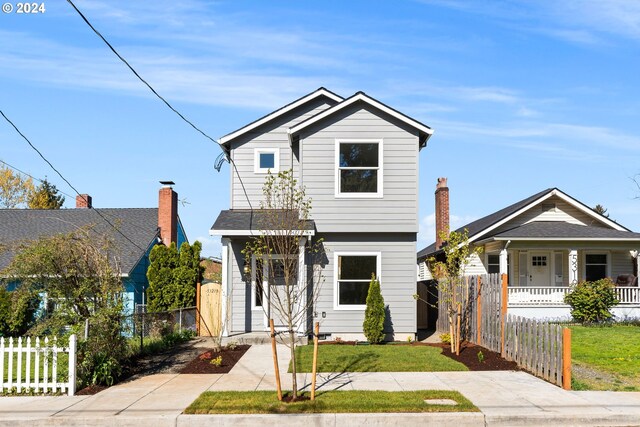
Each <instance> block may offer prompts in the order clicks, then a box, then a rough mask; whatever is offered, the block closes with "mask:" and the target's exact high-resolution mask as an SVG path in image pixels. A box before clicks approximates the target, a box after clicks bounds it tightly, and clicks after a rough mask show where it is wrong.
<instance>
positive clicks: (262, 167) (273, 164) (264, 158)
mask: <svg viewBox="0 0 640 427" xmlns="http://www.w3.org/2000/svg"><path fill="white" fill-rule="evenodd" d="M279 166H280V151H279V150H278V149H277V148H256V149H255V156H254V172H255V173H267V172H271V173H278V172H279Z"/></svg>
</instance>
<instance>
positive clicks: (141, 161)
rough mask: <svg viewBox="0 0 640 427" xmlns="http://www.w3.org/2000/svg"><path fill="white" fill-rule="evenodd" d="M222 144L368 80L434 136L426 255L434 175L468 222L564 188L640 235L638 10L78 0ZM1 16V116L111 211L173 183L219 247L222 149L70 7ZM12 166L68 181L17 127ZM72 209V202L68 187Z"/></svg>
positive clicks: (191, 218) (424, 174)
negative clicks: (303, 103) (282, 112)
mask: <svg viewBox="0 0 640 427" xmlns="http://www.w3.org/2000/svg"><path fill="white" fill-rule="evenodd" d="M76 5H77V6H78V7H79V8H80V9H81V10H82V11H83V12H84V13H85V15H86V16H87V17H88V18H89V20H90V21H91V22H92V23H93V24H94V25H95V26H96V27H97V28H98V29H99V30H100V31H101V32H102V33H103V35H104V36H105V37H106V38H107V39H108V40H109V41H110V42H111V43H112V44H113V45H114V46H115V47H116V49H118V50H119V52H120V53H121V54H122V55H123V56H124V57H125V58H127V60H128V61H129V62H130V63H131V64H132V65H133V66H134V67H135V68H136V69H137V70H138V71H139V72H140V74H141V75H142V76H143V77H144V78H145V79H147V80H148V81H149V82H150V83H151V84H152V85H153V86H154V87H155V88H156V89H157V90H158V91H159V92H160V93H161V94H162V95H164V96H165V97H166V98H167V99H168V100H169V101H170V102H171V103H172V104H174V106H175V107H177V108H178V109H179V110H180V111H181V112H183V113H184V114H185V115H186V116H187V117H189V118H190V119H191V120H192V121H193V122H194V123H196V124H197V125H198V126H199V127H201V128H202V129H203V130H204V131H205V132H207V133H208V134H209V135H211V136H213V137H214V138H219V137H220V136H222V135H224V134H226V133H229V132H231V131H233V130H235V129H237V128H239V127H241V126H243V125H245V124H247V123H249V122H251V121H253V120H255V119H256V118H258V117H260V116H262V115H264V114H266V113H269V112H270V111H272V110H274V109H276V108H279V107H280V106H282V105H284V104H286V103H288V102H290V101H292V100H294V99H296V98H298V97H300V96H303V95H305V94H307V93H309V92H311V91H313V90H315V89H316V88H318V87H320V86H325V87H327V88H328V89H330V90H332V91H334V92H336V93H338V94H340V95H342V96H345V97H346V96H349V95H351V94H353V93H354V92H356V91H359V90H362V91H365V92H367V94H369V95H371V96H373V97H374V98H376V99H379V100H380V101H382V102H384V103H386V104H388V105H391V106H392V107H394V108H396V109H399V110H401V111H402V112H404V113H406V114H408V115H409V116H412V117H414V118H415V119H417V120H420V121H421V122H423V123H425V124H428V125H430V126H431V127H433V128H434V129H435V134H434V135H433V137H432V139H431V140H430V143H429V146H428V147H427V148H426V149H424V150H422V152H421V154H420V163H421V165H420V166H421V172H420V222H421V232H420V235H419V242H418V246H419V248H421V247H423V246H426V245H427V244H429V243H431V242H432V241H433V240H434V238H433V236H434V231H433V191H434V190H435V184H436V178H437V177H439V176H446V177H448V178H449V187H450V191H451V214H452V225H453V226H454V227H455V226H460V225H463V224H464V223H466V222H468V221H470V220H473V219H476V218H479V217H481V216H484V215H486V214H488V213H491V212H493V211H495V210H497V209H500V208H502V207H504V206H506V205H508V204H510V203H513V202H516V201H518V200H520V199H523V198H525V197H527V196H529V195H531V194H534V193H536V192H538V191H540V190H542V189H544V188H548V187H559V188H560V189H562V190H563V191H565V192H567V193H569V194H570V195H572V196H574V197H576V198H578V199H579V200H581V201H582V202H584V203H586V204H587V205H590V206H595V204H597V203H600V204H602V205H604V206H605V207H606V208H608V210H609V213H610V215H611V218H613V219H615V220H617V221H618V222H620V223H621V224H623V225H625V226H627V227H629V228H631V229H633V230H636V231H637V230H640V200H636V199H634V197H636V196H638V195H640V189H639V188H638V187H637V186H636V184H635V183H634V182H633V181H632V178H633V177H634V176H635V175H637V174H638V173H640V162H639V161H638V160H639V159H640V136H639V135H640V117H639V112H640V85H639V84H638V75H639V74H638V72H639V71H638V70H639V69H640V49H639V47H640V2H633V1H616V0H608V1H606V2H602V1H578V0H564V1H562V2H556V1H547V2H542V1H541V2H527V1H486V2H485V1H469V2H463V1H456V0H435V1H428V0H425V1H393V2H391V1H388V2H382V1H359V2H343V1H305V2H299V1H298V2H293V1H291V2H284V1H269V2H264V1H227V2H224V1H223V2H205V1H179V2H176V1H164V0H159V1H145V2H142V1H97V0H91V1H80V0H78V1H77V2H76ZM45 6H46V12H45V13H44V14H37V15H18V14H15V13H11V14H0V40H1V42H0V108H1V109H2V110H3V111H4V112H5V114H6V115H7V116H9V117H10V118H11V119H12V120H13V121H14V122H15V124H16V125H17V126H18V127H19V128H20V129H21V130H22V131H23V132H24V133H25V134H26V135H27V136H28V137H29V138H30V139H31V141H32V142H33V143H34V144H35V145H36V146H38V147H39V148H40V149H41V150H42V151H43V153H44V154H45V155H46V156H47V157H48V158H49V159H50V160H51V161H52V162H53V164H54V165H56V167H58V168H59V169H60V170H61V171H62V173H63V174H64V175H65V176H66V177H67V178H68V179H69V180H70V181H71V182H72V183H73V184H74V185H75V186H76V187H77V188H78V189H79V191H80V192H86V193H89V194H91V195H92V196H93V202H94V206H95V207H153V206H156V205H157V190H158V188H159V184H158V181H159V180H166V179H171V180H173V181H175V182H176V183H177V185H176V187H175V189H176V191H178V193H179V197H180V199H182V200H185V201H186V204H185V205H184V206H181V207H180V216H181V219H182V222H183V224H184V226H185V228H186V231H187V234H188V237H189V239H190V240H192V241H193V240H196V239H199V240H202V241H203V243H204V254H205V255H214V256H216V255H219V252H220V244H219V241H217V240H216V239H214V238H211V237H209V236H208V230H209V228H210V226H211V224H212V223H213V221H214V220H215V218H216V216H217V214H218V212H219V211H220V210H221V209H226V208H228V206H229V190H228V186H229V180H228V178H229V165H228V164H225V166H224V167H223V170H222V172H221V173H218V172H216V171H215V170H214V169H213V163H214V160H215V158H216V156H217V155H218V154H219V149H218V148H217V147H216V146H215V145H214V144H212V143H211V142H210V141H208V140H207V139H205V138H204V137H202V136H201V135H199V134H198V133H196V132H195V131H194V130H193V129H191V128H190V127H189V126H188V125H186V124H185V123H184V122H182V121H181V120H180V119H179V118H178V117H177V116H175V115H174V113H172V112H171V111H170V110H169V109H168V108H167V107H166V106H165V105H163V104H162V103H161V102H160V101H159V100H158V99H156V98H155V97H153V95H152V94H151V93H150V92H149V90H148V89H147V88H146V87H144V86H143V85H142V84H141V83H140V82H139V81H138V80H137V79H136V78H135V77H134V76H133V75H132V74H131V72H130V71H129V70H128V69H126V68H125V66H124V65H123V64H122V63H121V62H119V61H118V60H117V58H116V57H115V56H114V55H113V54H112V53H111V52H110V51H109V50H108V48H107V47H106V46H105V45H104V44H103V42H102V41H101V40H99V39H98V38H97V36H96V35H95V34H93V33H92V32H91V30H90V29H89V28H88V27H87V25H86V24H85V23H84V22H83V21H82V20H81V18H80V17H79V16H78V15H77V14H76V12H75V11H74V10H73V9H72V8H71V6H70V5H69V4H68V3H67V2H65V1H62V0H55V1H45ZM0 159H1V160H4V161H6V162H8V163H10V164H12V165H14V166H16V167H18V168H20V169H22V170H24V171H27V172H29V173H30V174H32V175H34V176H36V177H40V178H44V177H45V176H46V177H47V178H48V179H49V180H50V181H52V182H53V183H55V184H56V185H57V186H58V187H59V188H60V189H61V190H63V191H65V192H67V193H72V191H71V189H70V188H68V187H67V186H66V185H65V184H64V182H62V180H61V179H59V178H58V176H56V175H55V173H54V172H53V171H52V170H50V169H49V168H48V166H47V165H46V164H45V163H44V162H43V161H42V160H41V159H40V158H38V157H37V155H36V154H35V153H34V152H33V151H32V150H30V149H29V147H28V146H27V145H26V143H25V142H24V141H23V140H21V138H20V137H19V136H18V135H17V134H16V133H15V132H14V131H13V129H12V128H10V127H9V125H8V124H6V123H5V122H0ZM65 206H66V207H73V206H74V200H73V199H72V198H68V200H67V202H66V203H65Z"/></svg>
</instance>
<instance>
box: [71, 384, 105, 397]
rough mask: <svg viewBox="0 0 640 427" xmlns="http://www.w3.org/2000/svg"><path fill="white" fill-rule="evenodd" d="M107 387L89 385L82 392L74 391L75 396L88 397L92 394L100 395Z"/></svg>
mask: <svg viewBox="0 0 640 427" xmlns="http://www.w3.org/2000/svg"><path fill="white" fill-rule="evenodd" d="M108 388H109V387H107V386H106V385H90V386H89V387H85V388H83V389H82V390H78V391H76V396H90V395H92V394H96V393H100V392H101V391H102V390H106V389H108Z"/></svg>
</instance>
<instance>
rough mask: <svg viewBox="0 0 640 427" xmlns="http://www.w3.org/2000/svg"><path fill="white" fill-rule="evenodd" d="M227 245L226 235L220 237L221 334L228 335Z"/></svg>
mask: <svg viewBox="0 0 640 427" xmlns="http://www.w3.org/2000/svg"><path fill="white" fill-rule="evenodd" d="M229 246H230V241H229V238H228V237H223V238H222V273H221V279H220V281H221V282H222V298H221V299H222V301H221V302H222V304H221V305H222V310H221V311H222V319H220V320H221V321H222V336H223V337H228V336H229V325H227V323H229V322H230V321H231V317H230V316H228V315H227V313H228V310H229V307H227V299H228V296H229V295H230V294H231V286H229V281H230V280H231V274H229V273H230V272H229Z"/></svg>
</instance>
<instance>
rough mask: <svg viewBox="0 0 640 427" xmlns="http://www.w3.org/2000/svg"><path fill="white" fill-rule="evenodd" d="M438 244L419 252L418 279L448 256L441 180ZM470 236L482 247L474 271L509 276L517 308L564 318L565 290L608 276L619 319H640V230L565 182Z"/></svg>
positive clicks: (477, 224) (476, 227)
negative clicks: (572, 192) (568, 189)
mask: <svg viewBox="0 0 640 427" xmlns="http://www.w3.org/2000/svg"><path fill="white" fill-rule="evenodd" d="M435 198H436V205H435V211H436V242H435V243H433V244H431V245H429V246H427V247H426V248H424V249H422V250H421V251H420V252H418V255H417V258H418V281H419V288H420V286H421V285H420V282H422V283H423V284H424V283H425V281H428V280H431V279H432V277H431V273H430V272H429V268H428V262H427V261H428V259H430V258H438V257H442V256H443V251H442V250H441V247H442V245H443V243H445V242H443V241H442V239H440V233H441V231H443V230H446V229H448V226H449V188H448V187H447V180H446V178H439V179H438V185H437V187H436V192H435ZM464 229H467V230H468V232H469V242H470V243H472V244H473V245H474V246H480V247H482V249H483V251H482V254H481V255H479V256H474V257H473V258H472V259H471V261H470V263H469V264H468V265H467V266H466V268H465V274H466V275H477V274H488V273H500V274H503V273H504V274H507V275H508V285H509V289H508V294H509V312H510V313H515V314H524V315H526V316H528V317H539V318H540V317H549V318H551V317H564V316H567V315H568V307H567V306H566V305H565V304H564V302H563V299H564V295H565V294H566V293H567V292H568V291H569V286H570V285H571V284H575V283H577V282H579V281H584V280H588V281H592V280H598V279H602V278H604V277H609V278H611V279H612V280H613V281H614V282H616V283H617V284H618V286H617V288H616V292H617V294H618V298H619V299H620V301H621V304H620V305H619V306H618V307H616V310H615V311H614V312H615V313H616V314H617V315H618V316H619V317H625V316H639V317H640V288H638V279H637V276H638V265H639V263H640V257H639V256H638V251H639V250H640V233H634V232H632V231H631V230H629V229H627V228H626V227H624V226H622V225H620V224H618V223H617V222H615V221H612V220H611V219H609V218H607V217H606V216H603V215H601V214H599V213H597V212H596V211H594V210H593V209H591V208H590V207H588V206H587V205H585V204H584V203H581V202H580V201H578V200H576V199H575V198H573V197H571V196H569V195H568V194H566V193H564V192H562V191H561V190H559V189H558V188H549V189H546V190H544V191H541V192H539V193H537V194H534V195H532V196H530V197H527V198H526V199H524V200H521V201H519V202H517V203H514V204H512V205H510V206H508V207H506V208H504V209H501V210H499V211H497V212H494V213H492V214H490V215H487V216H485V217H483V218H480V219H478V220H476V221H473V222H471V223H469V224H467V225H465V226H463V227H460V228H459V229H458V230H457V231H462V230H464Z"/></svg>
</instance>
